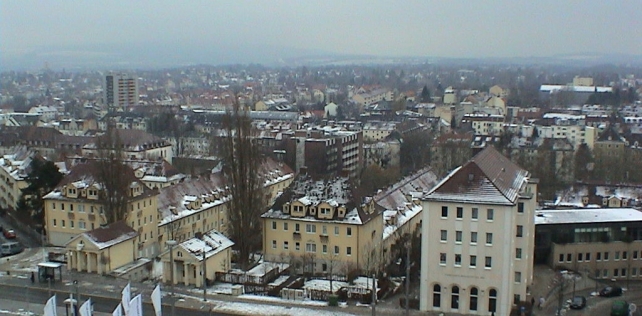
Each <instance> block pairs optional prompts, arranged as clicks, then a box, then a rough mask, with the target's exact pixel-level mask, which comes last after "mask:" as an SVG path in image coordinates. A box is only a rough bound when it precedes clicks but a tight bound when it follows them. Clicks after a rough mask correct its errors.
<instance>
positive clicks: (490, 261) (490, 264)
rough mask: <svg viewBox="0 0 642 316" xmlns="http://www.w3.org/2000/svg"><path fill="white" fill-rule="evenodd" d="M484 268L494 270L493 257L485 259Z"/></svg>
mask: <svg viewBox="0 0 642 316" xmlns="http://www.w3.org/2000/svg"><path fill="white" fill-rule="evenodd" d="M484 267H486V268H492V267H493V258H492V257H486V258H485V260H484Z"/></svg>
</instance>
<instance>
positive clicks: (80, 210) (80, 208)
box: [78, 204, 85, 213]
mask: <svg viewBox="0 0 642 316" xmlns="http://www.w3.org/2000/svg"><path fill="white" fill-rule="evenodd" d="M78 212H80V213H84V212H85V206H84V205H82V204H79V205H78Z"/></svg>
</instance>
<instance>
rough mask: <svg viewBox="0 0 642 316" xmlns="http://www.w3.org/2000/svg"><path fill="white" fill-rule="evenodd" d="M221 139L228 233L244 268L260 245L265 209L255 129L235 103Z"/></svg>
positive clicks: (260, 157)
mask: <svg viewBox="0 0 642 316" xmlns="http://www.w3.org/2000/svg"><path fill="white" fill-rule="evenodd" d="M222 128H223V133H225V135H223V137H221V138H220V139H219V140H220V150H221V158H222V161H223V173H224V174H225V177H226V179H227V180H228V186H229V188H230V193H231V195H232V197H231V200H230V205H229V209H228V215H229V224H230V225H229V234H230V238H231V239H232V240H233V241H234V243H235V247H236V249H237V250H238V253H239V256H238V260H239V262H238V263H239V264H240V265H241V268H243V269H247V268H248V266H249V263H250V254H251V253H252V252H253V251H255V250H257V249H259V248H260V246H261V235H260V234H257V232H260V231H261V220H260V216H261V214H262V213H263V211H264V210H265V208H266V206H267V198H266V195H265V189H264V185H263V179H262V178H263V177H262V176H261V172H260V167H261V164H262V162H263V159H264V158H263V156H262V155H261V150H260V147H259V146H258V144H257V143H256V138H255V136H256V135H257V133H256V130H255V129H254V128H253V127H252V122H251V119H250V118H249V116H248V115H247V112H245V111H244V110H243V109H242V108H241V105H240V104H239V102H238V100H237V101H236V102H235V103H234V106H233V107H232V110H228V111H227V113H226V115H225V116H224V118H223V122H222Z"/></svg>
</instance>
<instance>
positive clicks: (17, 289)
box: [0, 284, 232, 316]
mask: <svg viewBox="0 0 642 316" xmlns="http://www.w3.org/2000/svg"><path fill="white" fill-rule="evenodd" d="M53 294H56V296H57V301H58V302H57V305H58V306H62V307H64V303H63V301H64V300H65V299H66V298H68V297H69V292H63V291H60V290H52V291H51V295H53ZM0 297H2V298H3V299H6V300H13V301H21V302H25V303H38V304H43V302H46V301H47V299H49V297H50V295H49V290H48V289H42V288H35V287H25V286H16V285H11V284H3V285H2V287H0ZM89 297H90V298H91V301H92V302H93V304H94V310H95V311H97V312H101V313H111V312H113V310H114V308H115V307H116V306H117V305H118V303H120V299H116V298H110V297H104V296H89ZM80 298H81V301H84V300H86V299H87V298H88V296H86V295H82V294H81V297H80ZM144 300H145V302H144V303H143V315H145V316H155V313H154V308H153V306H152V304H151V302H149V298H145V299H144ZM170 310H171V307H170V305H168V304H163V314H165V315H171V311H170ZM176 315H192V316H207V315H232V314H224V313H220V312H209V310H203V311H199V310H195V309H186V308H182V307H176Z"/></svg>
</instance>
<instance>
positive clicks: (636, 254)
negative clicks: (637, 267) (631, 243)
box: [633, 250, 638, 259]
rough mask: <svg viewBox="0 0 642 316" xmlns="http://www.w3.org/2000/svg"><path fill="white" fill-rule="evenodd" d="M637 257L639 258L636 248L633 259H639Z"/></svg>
mask: <svg viewBox="0 0 642 316" xmlns="http://www.w3.org/2000/svg"><path fill="white" fill-rule="evenodd" d="M637 258H638V251H637V250H635V251H633V259H637Z"/></svg>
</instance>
